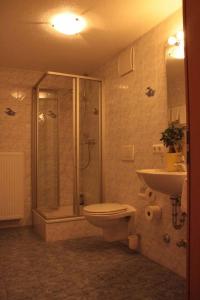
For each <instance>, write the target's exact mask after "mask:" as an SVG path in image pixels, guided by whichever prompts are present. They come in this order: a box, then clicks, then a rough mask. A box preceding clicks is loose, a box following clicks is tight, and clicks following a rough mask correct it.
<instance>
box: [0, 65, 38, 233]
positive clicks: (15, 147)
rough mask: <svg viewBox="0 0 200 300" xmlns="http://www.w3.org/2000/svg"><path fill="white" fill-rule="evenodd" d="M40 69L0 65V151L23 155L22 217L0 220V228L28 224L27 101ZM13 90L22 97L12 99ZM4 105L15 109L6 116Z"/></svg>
mask: <svg viewBox="0 0 200 300" xmlns="http://www.w3.org/2000/svg"><path fill="white" fill-rule="evenodd" d="M41 75H42V72H36V71H27V70H16V69H6V68H0V126H1V139H0V151H2V152H7V151H9V152H10V151H11V152H12V151H13V152H15V151H19V152H24V154H25V202H24V219H23V220H21V221H20V222H16V221H10V222H9V221H7V222H1V223H0V227H4V226H16V225H29V224H31V206H32V199H31V101H32V87H33V86H34V85H35V83H36V82H37V80H38V79H39V78H40V76H41ZM16 93H17V94H18V95H20V94H21V95H23V96H24V99H23V100H22V101H19V100H18V99H16V98H15V97H16ZM6 108H11V109H12V110H13V111H15V112H16V115H15V116H8V115H7V114H6V113H5V110H6Z"/></svg>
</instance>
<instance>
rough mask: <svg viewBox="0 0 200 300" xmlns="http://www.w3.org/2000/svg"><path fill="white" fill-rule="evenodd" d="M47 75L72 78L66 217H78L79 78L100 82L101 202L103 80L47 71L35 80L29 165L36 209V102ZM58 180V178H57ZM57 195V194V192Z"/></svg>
mask: <svg viewBox="0 0 200 300" xmlns="http://www.w3.org/2000/svg"><path fill="white" fill-rule="evenodd" d="M48 75H52V76H62V77H68V78H72V83H73V171H74V172H73V186H74V189H73V190H74V191H73V216H67V217H66V218H72V217H79V216H80V203H79V195H80V133H79V128H80V110H79V108H80V94H79V92H80V79H85V80H91V81H97V82H99V83H100V88H99V95H98V96H99V107H98V109H99V137H98V140H99V159H98V160H99V161H98V162H99V198H100V202H103V201H104V200H103V195H104V193H103V180H102V174H103V165H102V140H103V135H102V123H103V122H102V104H103V101H102V98H103V93H102V89H103V82H102V80H101V79H99V78H95V77H89V76H80V75H74V74H67V73H59V72H52V71H48V72H45V73H44V74H43V75H42V76H41V78H40V79H39V80H38V81H37V83H36V84H35V86H34V87H33V93H32V95H33V96H32V155H31V167H32V208H33V209H37V198H38V190H37V178H38V104H39V90H40V83H41V82H42V81H43V80H44V79H45V77H47V76H48ZM58 181H59V179H58ZM58 197H59V194H58Z"/></svg>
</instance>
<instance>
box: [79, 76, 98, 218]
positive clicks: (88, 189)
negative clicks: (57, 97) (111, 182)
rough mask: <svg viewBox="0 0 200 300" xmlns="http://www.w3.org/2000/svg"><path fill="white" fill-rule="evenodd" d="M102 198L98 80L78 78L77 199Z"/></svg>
mask: <svg viewBox="0 0 200 300" xmlns="http://www.w3.org/2000/svg"><path fill="white" fill-rule="evenodd" d="M101 201H102V191H101V82H99V81H96V80H89V79H85V78H84V79H80V80H79V202H80V213H81V211H82V207H83V205H88V204H94V203H99V202H101Z"/></svg>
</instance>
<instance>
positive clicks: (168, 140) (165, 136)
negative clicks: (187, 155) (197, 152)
mask: <svg viewBox="0 0 200 300" xmlns="http://www.w3.org/2000/svg"><path fill="white" fill-rule="evenodd" d="M160 141H161V142H163V144H164V146H165V147H166V148H167V149H168V152H167V153H166V160H165V161H166V169H167V171H177V166H176V163H177V162H179V160H180V158H181V156H182V154H181V151H182V141H183V128H182V127H178V126H175V125H174V124H170V125H169V127H168V128H166V129H165V130H164V131H163V132H162V133H161V138H160Z"/></svg>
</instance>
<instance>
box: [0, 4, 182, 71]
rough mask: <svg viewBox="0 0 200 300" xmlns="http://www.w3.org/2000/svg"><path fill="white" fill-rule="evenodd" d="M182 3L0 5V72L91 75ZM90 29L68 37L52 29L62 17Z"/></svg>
mask: <svg viewBox="0 0 200 300" xmlns="http://www.w3.org/2000/svg"><path fill="white" fill-rule="evenodd" d="M181 4H182V0H167V1H164V0H69V1H66V0H65V1H64V0H0V66H1V67H14V68H25V69H32V70H41V71H46V70H51V71H58V72H67V73H77V74H85V73H86V74H90V73H91V72H92V71H94V70H95V69H97V68H98V67H99V66H100V65H102V64H104V63H105V62H106V61H107V60H108V59H109V58H111V57H112V56H114V55H115V54H117V53H118V52H119V51H121V50H122V49H123V48H125V47H126V46H128V45H130V44H131V43H132V42H133V41H134V40H136V39H137V38H138V37H140V36H141V35H143V34H144V33H145V32H147V31H148V30H150V29H151V28H152V27H154V26H155V25H157V24H158V23H160V22H161V21H162V20H163V19H165V18H167V17H168V16H169V15H170V14H172V13H173V12H175V11H176V10H177V9H178V8H180V7H181ZM65 11H72V12H75V13H78V14H81V15H83V16H84V17H85V18H86V20H87V23H88V26H87V29H86V30H85V31H84V32H82V33H81V34H79V35H77V36H75V37H70V36H65V35H63V34H61V33H58V32H56V31H54V30H53V28H52V27H51V26H50V25H49V24H43V22H45V23H48V22H49V21H50V19H51V17H52V15H54V14H56V13H58V12H65Z"/></svg>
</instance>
